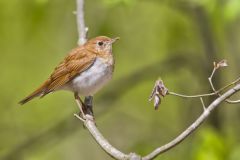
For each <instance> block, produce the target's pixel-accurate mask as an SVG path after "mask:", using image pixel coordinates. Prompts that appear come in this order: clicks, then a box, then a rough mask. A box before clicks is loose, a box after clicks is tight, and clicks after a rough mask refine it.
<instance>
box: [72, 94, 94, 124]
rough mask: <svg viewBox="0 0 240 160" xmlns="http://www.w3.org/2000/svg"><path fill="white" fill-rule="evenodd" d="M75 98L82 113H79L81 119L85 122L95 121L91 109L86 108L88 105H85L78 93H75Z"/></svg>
mask: <svg viewBox="0 0 240 160" xmlns="http://www.w3.org/2000/svg"><path fill="white" fill-rule="evenodd" d="M74 97H75V100H76V102H77V105H78V107H79V109H80V113H79V116H80V118H82V120H83V121H85V120H91V121H94V117H93V115H92V112H91V109H89V108H88V107H86V105H85V104H84V103H83V101H82V100H81V98H80V97H79V96H78V93H74Z"/></svg>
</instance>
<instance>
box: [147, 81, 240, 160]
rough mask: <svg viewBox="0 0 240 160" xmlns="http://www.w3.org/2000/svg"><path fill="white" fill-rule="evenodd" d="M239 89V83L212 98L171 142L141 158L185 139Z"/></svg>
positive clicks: (152, 155)
mask: <svg viewBox="0 0 240 160" xmlns="http://www.w3.org/2000/svg"><path fill="white" fill-rule="evenodd" d="M239 90H240V84H238V85H236V86H235V87H233V88H231V89H229V90H228V91H227V92H225V93H224V94H223V95H221V96H220V97H218V98H217V99H216V100H214V101H213V102H212V103H211V104H210V105H209V106H208V107H207V108H206V109H205V110H204V112H203V113H202V114H201V115H200V117H199V118H198V119H197V120H196V121H195V122H194V123H192V124H191V125H190V126H189V127H188V128H187V129H186V130H185V131H184V132H182V133H181V134H180V135H179V136H177V137H176V138H175V139H174V140H172V141H171V142H169V143H167V144H165V145H163V146H161V147H159V148H157V149H155V150H154V151H153V152H152V153H150V154H148V155H147V156H145V157H143V158H142V160H151V159H154V158H155V157H157V156H158V155H159V154H161V153H163V152H166V151H168V150H169V149H171V148H173V147H175V146H176V145H177V144H179V143H180V142H182V141H183V140H184V139H186V138H187V137H188V136H189V135H190V134H191V133H192V132H193V131H195V130H196V129H197V128H198V127H199V126H200V125H201V124H202V123H203V121H204V120H205V119H206V118H207V117H208V116H209V114H210V113H211V112H212V111H213V110H214V109H215V108H216V107H217V106H219V104H220V103H222V102H223V101H225V99H227V98H228V97H230V96H232V95H233V94H234V93H236V92H238V91H239Z"/></svg>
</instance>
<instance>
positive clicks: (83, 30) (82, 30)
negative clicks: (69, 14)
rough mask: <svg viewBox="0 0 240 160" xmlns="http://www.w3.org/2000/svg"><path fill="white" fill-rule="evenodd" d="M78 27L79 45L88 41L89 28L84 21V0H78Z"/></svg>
mask: <svg viewBox="0 0 240 160" xmlns="http://www.w3.org/2000/svg"><path fill="white" fill-rule="evenodd" d="M77 29H78V37H79V38H78V45H82V44H84V43H85V42H86V41H87V38H86V37H87V31H88V28H87V27H86V26H85V21H84V0H77Z"/></svg>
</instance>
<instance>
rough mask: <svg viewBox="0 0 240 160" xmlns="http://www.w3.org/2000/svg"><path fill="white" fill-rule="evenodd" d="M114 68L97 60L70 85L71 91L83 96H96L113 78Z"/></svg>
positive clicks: (99, 59)
mask: <svg viewBox="0 0 240 160" xmlns="http://www.w3.org/2000/svg"><path fill="white" fill-rule="evenodd" d="M112 72H113V66H112V65H111V64H108V63H106V62H104V60H103V59H102V58H97V59H96V60H95V62H94V64H93V65H92V66H91V67H90V68H89V69H87V70H86V71H84V72H82V73H81V74H79V75H78V76H77V77H75V78H74V79H73V80H72V81H71V83H70V84H69V85H70V86H68V87H70V89H71V90H73V91H74V92H78V93H79V94H80V95H83V96H90V95H93V94H95V93H96V92H97V91H98V90H99V89H101V88H102V87H103V86H104V85H105V84H106V83H107V82H108V81H109V80H110V79H111V78H112Z"/></svg>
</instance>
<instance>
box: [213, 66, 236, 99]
mask: <svg viewBox="0 0 240 160" xmlns="http://www.w3.org/2000/svg"><path fill="white" fill-rule="evenodd" d="M215 71H216V68H213V71H212V74H211V75H210V77H208V81H209V83H210V86H211V88H212V90H213V91H214V92H215V93H217V95H218V96H221V94H220V91H222V90H225V89H226V88H228V87H230V86H232V85H236V84H237V83H238V82H239V81H240V77H239V78H237V79H236V80H235V81H233V82H231V83H229V84H227V85H226V86H224V87H222V88H221V89H219V90H218V91H216V89H215V87H214V85H213V82H212V78H213V76H214V73H215ZM225 101H226V102H227V103H230V104H236V103H240V99H239V100H230V99H226V100H225Z"/></svg>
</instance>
